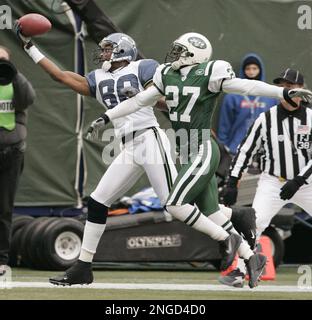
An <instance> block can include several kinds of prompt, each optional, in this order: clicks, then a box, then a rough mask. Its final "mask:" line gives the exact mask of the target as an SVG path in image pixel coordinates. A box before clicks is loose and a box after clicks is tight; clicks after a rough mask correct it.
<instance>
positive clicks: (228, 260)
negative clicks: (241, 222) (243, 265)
mask: <svg viewBox="0 0 312 320" xmlns="http://www.w3.org/2000/svg"><path fill="white" fill-rule="evenodd" d="M219 243H220V254H221V259H222V260H221V265H220V269H221V270H222V271H225V270H226V269H227V268H228V267H230V266H231V265H232V263H233V260H234V259H235V255H236V252H237V250H238V248H239V246H240V244H241V243H242V237H241V236H240V235H238V234H235V233H232V234H230V235H229V236H228V237H227V238H226V239H225V240H223V241H219Z"/></svg>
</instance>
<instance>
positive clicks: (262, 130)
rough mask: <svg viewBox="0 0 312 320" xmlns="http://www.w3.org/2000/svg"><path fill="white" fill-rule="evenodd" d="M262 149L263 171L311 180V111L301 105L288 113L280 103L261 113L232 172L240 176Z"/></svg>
mask: <svg viewBox="0 0 312 320" xmlns="http://www.w3.org/2000/svg"><path fill="white" fill-rule="evenodd" d="M259 150H261V152H260V154H261V158H260V159H261V160H260V169H261V171H262V172H265V173H268V174H270V175H272V176H276V177H278V178H283V179H286V180H291V179H293V178H294V177H295V176H297V175H300V176H303V177H304V179H305V180H306V182H307V183H310V182H312V110H311V109H309V108H306V107H303V106H301V107H300V108H299V109H297V110H295V111H293V112H289V111H287V110H286V109H284V108H283V106H282V105H281V104H279V105H278V106H274V107H272V108H271V109H270V110H268V111H267V112H264V113H261V114H260V115H259V117H258V118H257V119H256V120H255V122H254V123H253V125H252V126H251V127H250V129H249V131H248V133H247V135H246V137H245V138H244V140H243V141H242V142H241V144H240V146H239V148H238V152H237V154H236V156H235V158H234V159H233V162H232V165H231V168H230V175H231V176H233V177H238V178H239V179H240V178H241V176H242V173H243V172H244V170H245V169H246V168H247V166H248V165H249V164H250V163H251V161H252V157H253V155H255V154H256V152H257V151H259Z"/></svg>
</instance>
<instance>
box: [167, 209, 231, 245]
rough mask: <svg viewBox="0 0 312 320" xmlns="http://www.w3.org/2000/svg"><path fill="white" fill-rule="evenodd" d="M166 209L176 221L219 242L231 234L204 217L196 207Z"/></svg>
mask: <svg viewBox="0 0 312 320" xmlns="http://www.w3.org/2000/svg"><path fill="white" fill-rule="evenodd" d="M166 209H167V211H168V212H169V213H171V214H172V215H173V216H174V217H175V218H176V219H178V220H180V221H182V222H184V223H186V224H187V225H189V226H190V227H192V228H194V229H196V230H198V231H200V232H203V233H205V234H207V235H209V236H210V237H211V238H212V239H214V240H217V241H222V240H225V239H226V238H227V237H228V236H229V234H228V233H227V232H226V231H225V230H224V229H223V228H221V227H220V226H218V225H217V224H215V223H214V222H213V221H211V220H210V219H209V218H207V217H206V216H205V215H203V214H202V213H201V212H200V211H199V210H198V209H197V208H196V207H194V206H192V205H190V204H184V205H181V206H173V205H169V206H166Z"/></svg>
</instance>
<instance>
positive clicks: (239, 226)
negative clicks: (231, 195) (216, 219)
mask: <svg viewBox="0 0 312 320" xmlns="http://www.w3.org/2000/svg"><path fill="white" fill-rule="evenodd" d="M231 222H232V224H233V227H234V228H235V229H236V231H237V232H238V233H239V234H242V235H243V237H244V238H245V239H246V241H247V242H248V244H249V246H250V248H251V250H254V249H255V248H256V235H257V233H256V212H255V210H254V209H253V208H249V207H236V208H235V207H234V208H232V217H231Z"/></svg>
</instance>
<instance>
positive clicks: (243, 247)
mask: <svg viewBox="0 0 312 320" xmlns="http://www.w3.org/2000/svg"><path fill="white" fill-rule="evenodd" d="M209 219H211V220H212V221H213V222H214V223H216V224H217V225H219V226H221V227H222V228H223V229H224V230H225V231H227V232H229V233H236V234H238V232H237V231H236V230H235V228H234V227H233V225H232V222H231V221H230V220H229V219H228V218H227V217H226V216H225V215H224V214H223V212H222V211H221V210H219V211H216V212H214V213H212V214H211V215H210V216H209ZM237 253H238V255H239V256H240V257H241V258H244V259H247V260H248V259H249V258H250V257H251V256H252V255H253V254H254V253H253V251H252V250H251V249H250V247H249V244H248V243H247V242H246V241H245V240H244V239H243V240H242V242H241V244H240V246H239V248H238V250H237Z"/></svg>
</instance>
